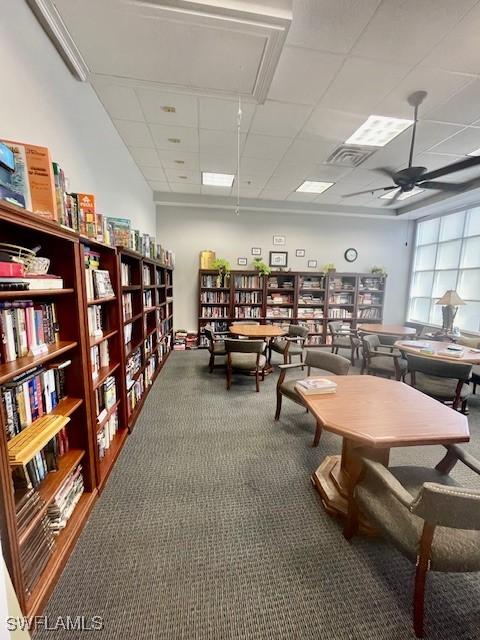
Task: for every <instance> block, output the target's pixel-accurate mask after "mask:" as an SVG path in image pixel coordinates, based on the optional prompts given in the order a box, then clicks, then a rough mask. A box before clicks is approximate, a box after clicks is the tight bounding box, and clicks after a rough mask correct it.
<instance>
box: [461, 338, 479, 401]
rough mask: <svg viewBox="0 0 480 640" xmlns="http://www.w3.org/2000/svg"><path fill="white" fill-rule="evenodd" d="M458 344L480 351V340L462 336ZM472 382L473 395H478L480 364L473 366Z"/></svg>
mask: <svg viewBox="0 0 480 640" xmlns="http://www.w3.org/2000/svg"><path fill="white" fill-rule="evenodd" d="M457 342H458V344H461V345H463V346H464V347H468V348H470V349H480V339H479V338H468V337H467V336H461V338H459V339H458V341H457ZM471 381H472V385H473V393H477V384H480V364H476V365H474V366H473V368H472V377H471Z"/></svg>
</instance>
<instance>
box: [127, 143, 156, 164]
mask: <svg viewBox="0 0 480 640" xmlns="http://www.w3.org/2000/svg"><path fill="white" fill-rule="evenodd" d="M129 151H130V153H131V155H132V158H133V159H134V160H135V162H136V163H137V164H138V166H139V167H161V166H162V165H161V162H160V158H159V157H158V153H157V150H156V149H149V148H148V147H129Z"/></svg>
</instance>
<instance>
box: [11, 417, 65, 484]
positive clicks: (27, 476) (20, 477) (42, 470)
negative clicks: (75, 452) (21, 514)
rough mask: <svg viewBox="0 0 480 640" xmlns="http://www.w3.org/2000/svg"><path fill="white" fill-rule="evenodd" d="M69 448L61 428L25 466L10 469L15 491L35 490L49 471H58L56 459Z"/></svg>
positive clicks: (63, 430)
mask: <svg viewBox="0 0 480 640" xmlns="http://www.w3.org/2000/svg"><path fill="white" fill-rule="evenodd" d="M69 446H70V445H69V441H68V434H67V430H66V429H65V428H63V429H61V430H60V431H59V432H58V433H57V434H56V435H55V437H54V438H52V439H51V440H50V442H49V443H48V444H47V445H46V446H45V447H44V448H43V449H41V450H40V451H39V452H38V453H36V454H35V456H34V457H33V458H32V459H31V460H30V461H29V462H27V464H26V465H25V466H14V467H12V479H13V485H14V488H15V491H25V490H28V489H31V488H32V487H34V488H36V487H38V486H39V484H40V483H41V482H42V480H44V479H45V478H46V477H47V475H48V474H49V473H50V472H51V471H58V459H59V458H60V457H61V456H63V455H65V453H67V452H68V450H69Z"/></svg>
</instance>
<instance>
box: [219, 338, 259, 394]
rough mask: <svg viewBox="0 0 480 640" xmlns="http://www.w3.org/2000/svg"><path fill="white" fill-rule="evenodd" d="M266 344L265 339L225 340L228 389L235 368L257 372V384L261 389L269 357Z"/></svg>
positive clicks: (257, 388) (247, 371)
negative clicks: (266, 353)
mask: <svg viewBox="0 0 480 640" xmlns="http://www.w3.org/2000/svg"><path fill="white" fill-rule="evenodd" d="M266 346H267V345H266V344H265V342H264V341H263V340H234V339H231V338H227V339H226V340H225V350H226V352H227V389H228V390H230V387H231V386H232V373H233V371H234V370H237V371H242V372H243V373H250V372H251V371H253V372H254V373H255V386H256V390H257V392H258V391H260V384H259V380H260V375H261V377H262V380H265V365H266V364H267V358H266V357H265V355H264V351H265V348H266Z"/></svg>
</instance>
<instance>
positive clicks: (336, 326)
mask: <svg viewBox="0 0 480 640" xmlns="http://www.w3.org/2000/svg"><path fill="white" fill-rule="evenodd" d="M342 327H343V322H342V321H340V322H339V321H338V320H336V321H335V322H329V323H328V330H329V331H330V333H331V334H332V336H335V335H337V333H341V332H342Z"/></svg>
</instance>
